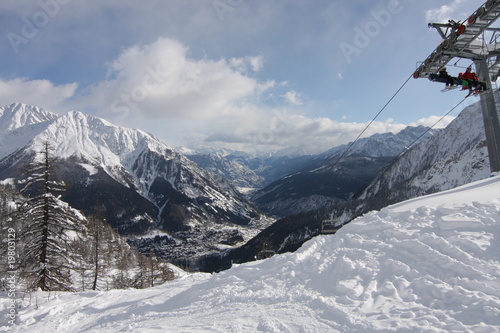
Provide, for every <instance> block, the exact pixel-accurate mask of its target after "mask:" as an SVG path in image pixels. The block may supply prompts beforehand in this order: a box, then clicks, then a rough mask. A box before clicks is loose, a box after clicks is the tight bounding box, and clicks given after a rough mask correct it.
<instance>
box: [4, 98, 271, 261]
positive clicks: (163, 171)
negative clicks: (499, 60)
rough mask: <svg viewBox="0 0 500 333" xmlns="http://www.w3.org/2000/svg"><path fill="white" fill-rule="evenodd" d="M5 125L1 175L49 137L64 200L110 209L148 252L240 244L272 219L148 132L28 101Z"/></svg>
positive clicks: (9, 176) (185, 253)
mask: <svg viewBox="0 0 500 333" xmlns="http://www.w3.org/2000/svg"><path fill="white" fill-rule="evenodd" d="M0 130H1V132H2V137H1V138H0V179H3V180H4V182H11V183H13V184H14V183H15V182H16V180H17V179H19V178H21V177H22V174H23V171H24V170H25V168H26V166H27V165H28V163H29V162H30V160H32V159H34V158H39V156H38V154H37V152H40V151H41V149H42V145H43V143H44V142H49V143H50V145H51V147H52V155H53V157H57V163H54V165H55V166H56V170H55V172H56V174H57V176H58V178H59V180H62V181H64V182H65V184H66V187H67V188H66V191H65V192H64V193H63V194H62V199H63V200H64V201H66V202H68V203H69V204H70V205H71V206H72V207H74V208H76V209H79V210H81V211H82V212H83V213H84V214H86V215H91V214H96V213H97V212H103V211H104V215H105V218H106V221H107V222H108V223H110V224H111V226H112V227H113V228H115V229H116V230H117V231H118V232H119V233H120V234H121V235H123V236H126V237H128V238H129V240H130V241H131V242H132V243H134V244H135V245H137V246H141V245H142V246H145V245H148V246H146V247H147V248H148V251H154V249H155V246H159V245H160V244H161V246H162V253H161V255H163V256H164V257H166V258H167V259H171V260H173V261H175V260H179V259H182V258H184V257H196V256H198V255H201V254H203V253H206V252H210V251H214V250H216V251H217V250H221V249H223V248H224V247H227V246H232V245H236V244H238V243H241V242H244V241H246V240H248V239H249V238H251V237H253V236H254V235H255V234H257V233H258V232H259V231H260V230H261V229H262V228H264V227H265V226H267V225H269V224H270V223H271V222H272V220H271V219H268V218H267V217H266V216H265V215H264V214H262V213H261V212H260V211H259V210H258V209H257V208H256V207H255V206H254V205H253V204H252V203H250V202H249V201H248V200H247V199H246V198H245V196H243V195H242V194H241V193H240V192H238V191H237V190H236V189H235V187H234V186H233V185H232V184H231V183H230V182H229V181H227V180H225V179H224V178H222V177H219V176H217V175H215V174H213V173H211V172H207V171H205V170H204V169H202V168H201V167H199V166H198V165H197V164H196V163H194V162H192V161H191V160H189V159H187V158H186V157H184V156H183V155H182V154H180V153H178V152H176V151H175V150H173V149H172V148H170V147H168V146H167V145H165V144H164V143H162V142H161V141H160V140H158V139H157V138H155V137H154V136H152V135H151V134H149V133H145V132H143V131H141V130H135V129H128V128H123V127H119V126H115V125H113V124H111V123H109V122H107V121H105V120H103V119H100V118H96V117H93V116H91V115H88V114H85V113H82V112H78V111H71V112H68V113H66V114H64V115H57V114H54V113H51V112H49V111H46V110H43V109H41V108H37V107H34V106H28V105H25V104H12V105H9V106H6V107H3V108H0ZM103 208H104V210H103ZM101 214H102V213H101Z"/></svg>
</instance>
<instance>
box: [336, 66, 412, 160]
mask: <svg viewBox="0 0 500 333" xmlns="http://www.w3.org/2000/svg"><path fill="white" fill-rule="evenodd" d="M412 77H413V74H412V75H410V76H409V77H408V79H406V81H405V82H404V83H403V84H402V85H401V87H399V89H398V90H397V91H396V92H395V93H394V95H392V97H391V98H390V99H389V101H387V103H385V105H384V106H383V107H382V109H380V111H379V112H378V113H377V114H376V115H375V117H373V119H372V120H371V121H370V122H369V123H368V125H366V127H365V128H364V129H363V130H362V131H361V133H359V135H358V137H357V138H356V139H355V140H354V141H353V142H351V144H350V145H349V147H347V149H346V150H344V152H343V153H342V154H341V155H340V156H339V158H338V159H337V161H335V163H334V164H333V166H332V169H333V168H335V166H336V165H337V164H339V162H340V161H341V160H342V159H343V158H344V157H345V155H346V154H347V152H348V151H349V150H350V149H351V148H352V146H353V145H354V144H355V143H356V142H357V141H358V140H359V138H361V136H362V135H363V134H364V133H365V132H366V130H368V128H369V127H370V126H371V125H372V124H373V122H374V121H375V120H376V119H377V118H378V116H380V114H381V113H382V112H383V111H384V110H385V108H386V107H387V106H388V105H389V103H391V102H392V100H393V99H394V98H395V97H396V95H397V94H399V92H400V91H401V90H402V89H403V87H404V86H405V85H406V84H407V83H408V81H410V79H411V78H412Z"/></svg>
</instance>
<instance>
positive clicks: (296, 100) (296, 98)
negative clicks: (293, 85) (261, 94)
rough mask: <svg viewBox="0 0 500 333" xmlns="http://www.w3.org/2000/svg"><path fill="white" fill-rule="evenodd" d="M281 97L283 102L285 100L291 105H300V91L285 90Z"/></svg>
mask: <svg viewBox="0 0 500 333" xmlns="http://www.w3.org/2000/svg"><path fill="white" fill-rule="evenodd" d="M282 97H283V99H284V100H285V102H287V103H288V104H291V105H296V106H298V105H302V104H303V102H302V96H301V95H300V93H298V92H296V91H293V90H291V91H287V92H286V93H285V94H283V95H282Z"/></svg>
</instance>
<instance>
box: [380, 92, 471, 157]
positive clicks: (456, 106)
mask: <svg viewBox="0 0 500 333" xmlns="http://www.w3.org/2000/svg"><path fill="white" fill-rule="evenodd" d="M466 99H467V96H466V97H464V99H462V100H461V101H460V102H459V103H458V104H457V105H455V106H454V107H453V108H452V109H451V110H450V111H448V112H447V113H446V114H445V115H444V116H442V117H441V118H440V119H439V120H438V121H436V122H435V123H434V124H433V125H432V126H430V127H429V128H427V130H426V131H424V132H423V133H422V134H421V135H420V136H419V137H418V138H416V139H415V140H413V142H412V143H410V144H409V145H408V147H405V149H404V150H403V151H401V152H400V153H399V154H398V155H396V157H395V158H394V159H393V160H392V161H391V162H390V163H389V164H387V165H388V166H389V165H391V164H392V163H393V162H394V161H395V160H396V159H398V158H399V157H401V156H402V155H403V154H404V153H405V152H407V151H409V150H410V149H411V148H413V145H414V144H415V143H416V142H417V141H418V140H420V139H421V138H422V137H423V136H424V135H425V134H427V133H428V132H429V131H430V130H431V129H433V128H434V127H435V126H436V125H437V124H439V123H440V122H441V121H442V120H443V119H444V118H445V117H446V116H447V115H449V114H450V113H452V112H453V111H454V110H455V109H456V108H458V107H459V106H460V105H461V104H462V103H463V102H464V101H465V100H466Z"/></svg>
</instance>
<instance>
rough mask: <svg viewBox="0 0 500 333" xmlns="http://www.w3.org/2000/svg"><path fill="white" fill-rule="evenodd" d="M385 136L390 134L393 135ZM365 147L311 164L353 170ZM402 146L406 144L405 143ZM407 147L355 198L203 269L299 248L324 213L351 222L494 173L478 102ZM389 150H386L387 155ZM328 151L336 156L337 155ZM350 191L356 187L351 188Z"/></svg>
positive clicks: (290, 219) (302, 217)
mask: <svg viewBox="0 0 500 333" xmlns="http://www.w3.org/2000/svg"><path fill="white" fill-rule="evenodd" d="M497 97H498V96H497ZM413 130H415V129H407V133H406V134H405V133H403V134H404V135H403V137H404V136H406V135H408V134H409V133H413V134H412V135H418V133H417V132H413ZM384 136H385V135H382V136H376V137H384ZM386 137H387V138H391V136H386ZM396 137H397V135H396V136H394V137H392V138H393V139H394V141H395V142H397V141H399V139H396ZM372 139H373V138H367V140H365V141H364V142H365V143H367V142H368V141H372ZM403 141H404V140H403ZM410 141H411V139H410ZM372 142H373V141H372ZM383 146H385V145H384V144H381V145H379V146H377V147H383ZM363 147H373V145H372V144H366V145H365V144H364V143H363V142H361V143H360V145H359V146H357V148H354V147H353V149H352V151H351V153H350V154H347V155H346V156H348V158H346V159H345V163H346V164H345V165H342V163H340V162H339V163H336V162H334V163H333V166H335V167H332V161H336V159H335V156H338V154H339V153H340V152H341V151H342V149H345V148H341V147H339V148H335V149H332V150H330V151H329V152H327V153H325V154H322V155H324V156H325V158H324V160H323V162H322V163H321V162H319V161H318V164H317V167H318V168H317V169H314V168H309V169H308V170H309V172H310V173H313V174H314V173H316V172H317V170H318V171H319V170H328V171H330V172H331V171H336V172H339V171H342V172H345V173H349V172H350V171H349V164H348V161H349V159H350V158H351V157H352V158H354V160H355V161H356V160H357V161H360V160H361V156H363V155H365V154H367V153H369V152H370V150H365V149H364V148H363ZM400 148H404V145H401V146H400ZM358 149H359V150H358ZM403 150H404V151H405V152H404V153H403V154H401V155H400V156H397V157H393V158H392V159H391V160H390V161H388V162H389V163H388V164H387V165H385V166H381V164H380V170H379V172H378V173H377V174H376V175H375V177H374V178H373V179H372V181H371V182H369V184H367V186H366V187H365V188H364V189H362V190H361V191H359V192H358V193H357V195H354V196H353V197H352V198H351V199H350V200H346V201H344V202H338V203H336V204H333V205H330V206H321V207H318V208H317V209H316V210H312V211H308V212H306V213H297V214H294V215H290V216H287V217H284V218H282V219H279V220H278V221H276V222H275V223H274V224H272V225H271V226H269V227H268V228H266V229H265V230H263V231H262V232H261V233H259V235H258V236H256V237H254V238H252V239H251V240H250V241H249V242H247V243H246V244H244V245H243V246H241V247H239V248H236V249H233V250H231V251H228V252H226V253H225V254H224V256H220V255H217V256H214V255H211V256H207V257H205V258H203V260H200V261H199V265H200V267H201V269H202V270H205V271H217V270H221V269H226V268H228V267H230V266H231V264H232V263H241V262H246V261H250V260H254V258H255V257H256V256H257V255H258V254H259V253H260V252H261V251H262V250H272V251H275V252H276V253H282V252H286V251H294V250H296V249H297V248H299V247H300V246H301V245H302V244H303V243H304V242H305V241H306V240H309V239H311V238H312V237H314V236H316V235H318V234H319V233H320V230H321V221H322V220H323V219H328V218H332V217H333V218H335V219H337V221H338V223H341V224H342V223H348V222H349V221H351V220H352V219H353V218H355V217H357V216H360V215H363V214H366V213H367V212H369V211H371V210H380V209H382V208H383V207H386V206H387V205H390V204H393V203H396V202H400V201H404V200H407V199H411V198H414V197H418V196H421V195H425V194H430V193H436V192H439V191H443V190H447V189H451V188H454V187H457V186H460V185H463V184H467V183H470V182H472V181H476V180H479V179H484V178H487V177H488V176H489V175H490V167H489V160H488V152H487V147H486V138H485V134H484V128H483V119H482V111H481V105H480V103H479V102H478V103H475V104H473V105H471V106H469V107H467V108H465V109H464V110H463V111H462V112H461V113H460V115H459V116H458V117H457V118H456V119H455V120H454V121H453V122H451V123H450V124H449V125H448V126H447V127H446V128H444V129H439V130H435V131H433V133H432V135H431V136H429V137H428V138H427V139H426V140H424V141H422V142H421V143H419V144H418V145H416V146H414V147H413V148H411V149H409V150H406V149H403ZM332 153H333V154H332ZM351 154H352V155H351ZM384 154H386V153H383V154H382V155H384ZM329 157H333V160H332V159H331V158H329ZM354 165H356V163H355V164H354ZM342 169H343V170H342ZM306 172H307V171H305V170H304V171H301V172H298V173H297V174H296V175H291V176H288V177H284V178H283V179H281V180H279V181H277V183H276V184H277V185H276V188H277V189H280V186H282V187H285V186H288V187H289V188H291V185H287V184H286V181H287V179H289V178H293V177H294V176H295V177H298V178H297V179H300V175H302V174H304V173H306ZM351 174H352V172H351ZM356 181H359V179H358V180H356ZM295 182H298V181H295ZM290 184H293V182H290ZM269 188H271V186H269ZM308 190H309V191H311V190H312V189H308ZM306 192H307V191H306ZM260 193H262V192H260ZM346 193H354V192H353V191H351V192H349V191H347V192H346ZM283 195H289V196H290V193H287V192H286V191H283Z"/></svg>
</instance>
